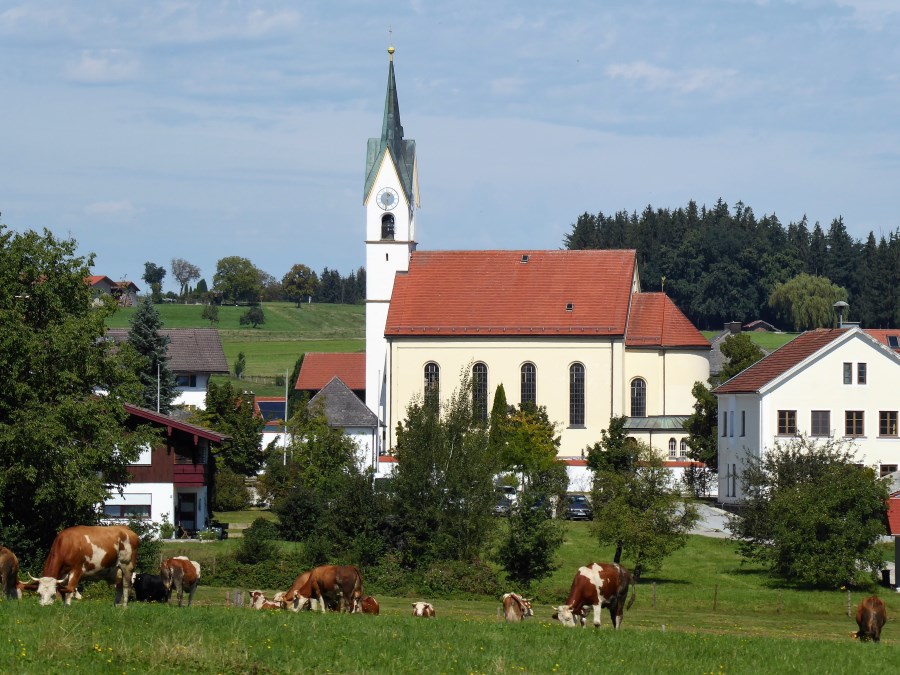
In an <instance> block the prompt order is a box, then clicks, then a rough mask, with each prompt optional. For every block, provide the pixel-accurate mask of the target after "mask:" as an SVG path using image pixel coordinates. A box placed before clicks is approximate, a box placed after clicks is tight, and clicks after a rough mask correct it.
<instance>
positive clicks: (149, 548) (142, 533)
mask: <svg viewBox="0 0 900 675" xmlns="http://www.w3.org/2000/svg"><path fill="white" fill-rule="evenodd" d="M128 527H130V528H131V530H132V531H133V532H134V533H135V534H136V535H137V536H138V538H139V539H140V543H139V544H138V550H137V561H136V562H137V564H136V567H135V570H136V571H139V572H144V573H147V574H156V573H157V570H159V564H160V563H161V562H162V541H160V539H159V536H158V533H159V526H158V525H157V524H156V523H154V522H152V521H149V520H137V519H136V518H135V519H132V520H129V521H128Z"/></svg>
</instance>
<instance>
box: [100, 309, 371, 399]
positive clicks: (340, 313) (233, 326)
mask: <svg viewBox="0 0 900 675" xmlns="http://www.w3.org/2000/svg"><path fill="white" fill-rule="evenodd" d="M261 307H262V309H263V312H264V313H265V317H266V321H265V323H263V324H262V325H260V326H258V327H257V328H250V327H249V326H241V325H240V318H241V315H242V314H244V313H245V312H246V311H247V308H246V307H233V306H226V305H223V306H221V307H219V321H218V323H217V324H215V326H214V327H215V328H216V329H218V331H219V337H220V338H221V339H222V350H223V351H224V352H225V358H226V359H227V361H228V365H229V367H230V368H231V369H232V370H233V369H234V363H235V361H236V360H237V357H238V354H240V353H243V354H244V359H245V362H246V364H247V365H246V370H245V371H244V374H245V376H246V377H247V380H246V381H244V382H240V386H241V387H243V388H248V386H249V387H251V388H252V389H253V391H254V392H255V393H256V394H258V395H261V396H283V395H284V386H283V385H281V386H276V385H275V384H274V378H275V377H276V376H279V375H280V376H284V374H285V372H287V373H288V375H290V373H291V371H292V370H293V368H294V364H295V363H296V361H297V359H298V358H300V356H301V355H302V354H305V353H306V352H358V351H362V350H364V349H365V347H366V341H365V333H366V327H365V326H366V316H365V306H364V305H331V304H306V305H302V306H300V307H296V306H295V305H294V304H293V303H290V302H265V303H262V305H261ZM156 308H157V310H158V311H159V315H160V319H161V320H162V322H163V326H164V327H166V328H209V327H211V324H210V322H209V321H206V320H204V319H203V305H178V304H162V305H156ZM133 314H134V309H133V308H130V307H128V308H123V309H120V310H118V311H117V312H116V314H115V315H113V316H112V317H111V318H110V319H109V320H108V321H107V324H108V325H109V326H110V328H128V327H129V325H130V324H129V321H130V319H131V316H132V315H133ZM256 378H259V379H256ZM233 382H235V383H236V384H238V383H239V381H238V380H233Z"/></svg>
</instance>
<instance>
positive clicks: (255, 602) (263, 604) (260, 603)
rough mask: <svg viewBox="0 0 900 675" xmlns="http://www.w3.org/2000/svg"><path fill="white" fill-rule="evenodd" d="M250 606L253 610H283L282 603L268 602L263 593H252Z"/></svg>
mask: <svg viewBox="0 0 900 675" xmlns="http://www.w3.org/2000/svg"><path fill="white" fill-rule="evenodd" d="M250 606H251V607H252V608H253V609H281V603H280V602H275V601H274V600H266V596H265V595H263V592H262V591H250Z"/></svg>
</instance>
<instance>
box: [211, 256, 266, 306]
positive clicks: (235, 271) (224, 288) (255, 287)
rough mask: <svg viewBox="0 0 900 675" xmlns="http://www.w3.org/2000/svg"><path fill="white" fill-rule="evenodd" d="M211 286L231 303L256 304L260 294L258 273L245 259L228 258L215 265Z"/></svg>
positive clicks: (260, 286) (237, 257) (260, 287)
mask: <svg viewBox="0 0 900 675" xmlns="http://www.w3.org/2000/svg"><path fill="white" fill-rule="evenodd" d="M213 286H214V287H215V289H216V290H217V291H221V292H222V294H223V295H224V296H225V297H226V298H229V299H231V300H232V302H235V303H237V302H248V303H249V302H258V301H259V296H260V294H261V293H262V283H261V281H260V272H259V270H258V269H256V267H255V266H254V265H253V263H252V262H250V261H249V260H248V259H247V258H241V257H240V256H236V255H233V256H228V257H226V258H222V259H221V260H219V262H218V263H216V273H215V275H214V276H213Z"/></svg>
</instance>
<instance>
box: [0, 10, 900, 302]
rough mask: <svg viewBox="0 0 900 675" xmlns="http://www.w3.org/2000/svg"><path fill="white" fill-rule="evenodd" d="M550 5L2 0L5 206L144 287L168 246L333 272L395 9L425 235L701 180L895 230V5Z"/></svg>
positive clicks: (553, 223) (499, 233)
mask: <svg viewBox="0 0 900 675" xmlns="http://www.w3.org/2000/svg"><path fill="white" fill-rule="evenodd" d="M553 4H554V3H546V2H533V1H532V0H514V1H510V0H496V1H493V2H484V0H479V1H468V0H464V1H461V2H452V1H441V2H426V1H425V0H414V1H413V2H397V3H376V2H365V1H362V0H356V1H352V2H340V1H338V0H332V1H331V2H277V1H271V2H256V1H254V0H246V1H233V2H213V1H211V0H210V1H205V2H183V1H175V0H172V1H165V2H154V1H152V0H146V1H144V2H88V1H86V0H78V1H77V2H76V1H72V2H64V1H61V0H41V1H40V2H37V1H35V2H26V1H23V2H16V1H12V2H9V1H7V0H0V212H2V216H0V222H2V223H5V224H6V225H7V226H8V227H10V228H12V229H14V230H18V231H23V230H26V229H37V230H40V229H41V228H43V227H47V228H49V229H51V230H53V231H54V232H55V233H57V234H59V235H61V236H67V235H71V236H72V237H74V238H75V239H76V240H77V241H78V242H79V245H80V247H81V251H82V252H83V253H88V252H94V253H96V263H95V266H94V272H95V273H97V274H106V275H108V276H110V277H112V278H114V279H121V278H123V277H127V278H128V279H131V280H134V281H136V282H137V283H138V285H142V283H143V282H141V281H140V276H141V274H143V271H144V262H145V261H148V260H149V261H152V262H154V263H156V264H160V265H163V266H165V267H167V268H168V267H169V262H170V260H171V259H172V258H174V257H181V258H185V259H187V260H189V261H190V262H192V263H194V264H195V265H198V266H199V267H200V268H201V272H202V275H203V276H204V277H205V278H206V279H207V281H208V282H210V284H211V281H212V276H213V274H214V272H215V265H216V261H217V260H219V259H220V258H222V257H224V256H229V255H242V256H245V257H247V258H249V259H250V260H251V261H253V263H254V264H255V265H256V266H257V267H259V268H261V269H263V270H265V271H266V272H268V273H270V274H272V275H273V276H275V277H277V278H279V279H280V278H281V277H282V276H283V275H284V273H285V272H286V271H287V270H288V269H289V268H290V267H291V265H293V264H295V263H298V262H302V263H305V264H307V265H309V266H311V267H312V268H313V269H316V270H318V271H320V270H321V269H322V268H323V267H326V266H327V267H330V268H336V269H338V270H340V271H342V272H343V273H345V274H346V273H348V272H349V271H350V270H352V269H354V268H356V267H358V266H360V265H362V264H363V263H364V250H363V230H364V227H363V224H364V210H363V207H362V189H363V181H364V175H363V172H364V169H365V151H366V140H367V139H368V138H369V137H370V136H376V135H378V134H380V130H381V117H382V112H383V107H384V92H385V85H386V79H387V69H388V60H387V54H386V51H385V50H386V47H387V44H388V41H389V34H388V27H389V26H390V27H391V28H392V30H393V32H392V40H391V41H392V42H393V44H394V46H395V47H396V50H397V51H396V54H395V67H396V74H397V84H398V90H399V95H400V110H401V118H402V121H403V126H404V129H405V132H406V137H407V138H413V139H415V140H416V142H417V148H418V157H419V176H420V185H421V200H422V208H421V210H420V211H419V213H418V216H417V218H418V220H417V223H418V235H419V242H420V243H419V245H420V248H427V249H455V248H463V249H467V248H533V249H540V248H559V247H561V246H562V241H563V236H564V235H565V234H566V233H567V232H569V230H570V229H571V225H572V223H574V221H575V219H576V218H577V217H578V215H579V214H581V213H584V212H585V211H589V212H592V213H596V212H598V211H603V212H605V213H611V212H615V211H617V210H623V209H624V210H627V211H634V210H636V211H641V210H642V209H643V208H644V207H645V206H647V205H648V204H651V205H653V206H654V207H673V208H674V207H679V206H684V205H685V204H686V203H687V201H688V200H690V199H694V200H696V201H697V202H698V203H701V204H704V203H705V204H712V203H714V202H715V201H716V200H717V199H718V198H720V197H721V198H723V199H724V200H725V201H726V202H728V203H729V204H734V203H735V202H737V201H739V200H740V201H743V202H744V203H745V204H748V205H750V206H751V207H752V208H753V209H754V211H755V212H756V214H757V215H758V216H762V215H763V214H772V213H774V214H776V215H777V216H778V217H779V219H780V220H781V222H782V223H784V224H787V223H788V222H791V221H797V220H799V219H800V218H802V217H803V215H804V214H805V215H807V217H808V218H809V221H810V223H814V222H816V221H820V222H821V223H822V225H823V227H826V228H827V226H828V224H829V223H830V222H831V220H832V219H833V218H835V217H837V216H843V218H844V222H845V224H846V226H847V229H848V231H849V232H850V234H851V235H852V236H853V237H855V238H857V239H860V238H864V237H866V236H867V235H868V233H869V231H874V232H875V234H876V236H880V235H881V234H885V235H887V233H889V232H891V231H893V230H895V229H896V228H897V227H898V226H900V211H898V209H897V208H896V205H895V200H894V197H895V195H896V194H897V191H898V186H900V119H898V117H900V40H898V39H897V36H898V35H900V3H898V2H895V1H894V0H794V1H787V0H757V1H751V0H679V1H678V2H672V1H671V0H668V1H663V0H627V1H626V0H623V1H621V2H604V1H599V0H590V1H584V2H582V1H579V0H572V1H570V2H567V3H559V4H560V5H561V7H560V8H556V7H554V6H553ZM175 286H176V285H175V283H174V280H172V279H171V271H170V272H169V275H168V277H167V279H166V289H167V290H168V289H174V288H175Z"/></svg>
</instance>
